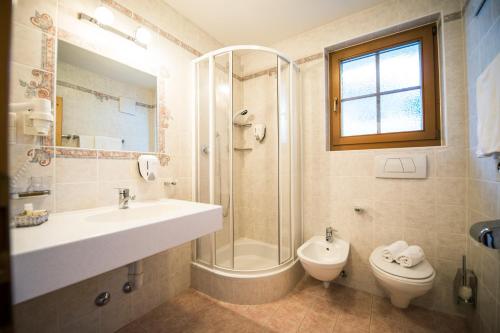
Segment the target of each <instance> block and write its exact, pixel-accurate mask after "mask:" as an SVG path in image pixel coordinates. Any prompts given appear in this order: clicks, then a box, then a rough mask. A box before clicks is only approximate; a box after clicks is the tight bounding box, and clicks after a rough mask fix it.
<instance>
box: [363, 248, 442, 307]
mask: <svg viewBox="0 0 500 333" xmlns="http://www.w3.org/2000/svg"><path fill="white" fill-rule="evenodd" d="M383 248H384V247H383V246H381V247H378V248H376V249H375V250H374V251H373V252H372V254H371V255H370V266H371V268H372V272H373V275H375V278H376V279H377V281H378V282H379V283H380V285H381V286H382V288H383V289H384V290H385V291H386V292H387V293H388V294H389V296H390V298H391V303H392V305H394V306H396V307H398V308H403V309H404V308H407V307H408V305H409V304H410V301H411V300H412V299H414V298H415V297H418V296H422V295H424V294H426V293H427V292H428V291H429V290H431V289H432V285H433V283H434V278H435V277H436V272H435V271H434V268H432V266H431V264H430V263H429V262H428V261H427V260H424V261H422V262H420V263H419V264H417V265H416V266H413V267H411V268H406V267H403V266H401V265H399V264H397V263H389V262H386V261H385V260H384V259H383V257H382V251H383Z"/></svg>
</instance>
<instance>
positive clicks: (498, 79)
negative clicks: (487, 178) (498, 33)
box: [476, 54, 500, 157]
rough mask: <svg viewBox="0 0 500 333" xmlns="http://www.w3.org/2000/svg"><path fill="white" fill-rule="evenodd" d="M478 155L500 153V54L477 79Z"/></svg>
mask: <svg viewBox="0 0 500 333" xmlns="http://www.w3.org/2000/svg"><path fill="white" fill-rule="evenodd" d="M476 107H477V151H476V153H477V156H479V157H484V156H490V155H493V154H495V153H500V54H498V55H497V56H496V57H495V59H494V60H493V61H492V62H491V63H490V64H489V65H488V67H486V69H485V70H484V71H483V72H482V73H481V75H479V77H478V78H477V81H476Z"/></svg>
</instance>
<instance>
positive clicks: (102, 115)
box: [55, 40, 157, 152]
mask: <svg viewBox="0 0 500 333" xmlns="http://www.w3.org/2000/svg"><path fill="white" fill-rule="evenodd" d="M156 82H157V80H156V77H155V76H153V75H150V74H147V73H144V72H141V71H139V70H137V69H134V68H131V67H129V66H127V65H124V64H121V63H119V62H116V61H114V60H112V59H109V58H106V57H103V56H101V55H98V54H95V53H92V52H90V51H88V50H85V49H82V48H80V47H78V46H75V45H72V44H69V43H67V42H64V41H61V40H59V44H58V50H57V82H56V96H57V97H56V102H57V103H56V126H55V127H56V129H55V131H56V145H57V146H64V147H77V148H86V149H103V150H123V151H148V152H149V151H155V146H156V118H157V116H156V114H157V112H156V104H157V103H156Z"/></svg>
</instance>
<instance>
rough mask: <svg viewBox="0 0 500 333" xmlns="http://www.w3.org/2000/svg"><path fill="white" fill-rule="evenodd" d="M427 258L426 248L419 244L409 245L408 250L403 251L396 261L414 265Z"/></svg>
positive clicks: (405, 264)
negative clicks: (423, 248)
mask: <svg viewBox="0 0 500 333" xmlns="http://www.w3.org/2000/svg"><path fill="white" fill-rule="evenodd" d="M424 259H425V253H424V250H422V248H421V247H420V246H418V245H412V246H408V248H407V249H406V250H404V251H403V252H401V253H400V254H399V255H398V256H397V258H396V261H397V263H398V264H400V265H401V266H403V267H413V266H415V265H417V264H418V263H420V262H421V261H422V260H424Z"/></svg>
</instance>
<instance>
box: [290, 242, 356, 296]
mask: <svg viewBox="0 0 500 333" xmlns="http://www.w3.org/2000/svg"><path fill="white" fill-rule="evenodd" d="M297 255H298V257H299V259H300V262H301V264H302V266H303V267H304V269H305V270H306V272H307V273H309V275H311V276H312V277H313V278H315V279H318V280H320V281H323V285H324V286H325V288H328V286H329V284H330V281H332V280H334V279H335V278H337V276H339V274H340V272H342V270H343V269H344V266H345V263H346V262H347V257H348V256H349V243H348V242H346V241H345V240H343V239H340V238H335V239H334V240H333V242H331V243H330V242H327V241H326V240H325V237H324V236H314V237H312V238H311V239H309V240H308V241H307V242H305V243H304V244H302V246H301V247H299V249H298V250H297Z"/></svg>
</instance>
